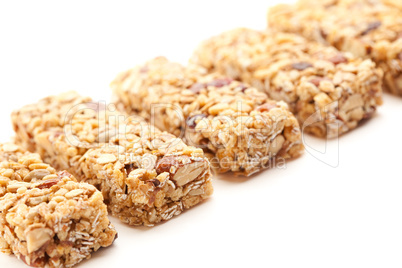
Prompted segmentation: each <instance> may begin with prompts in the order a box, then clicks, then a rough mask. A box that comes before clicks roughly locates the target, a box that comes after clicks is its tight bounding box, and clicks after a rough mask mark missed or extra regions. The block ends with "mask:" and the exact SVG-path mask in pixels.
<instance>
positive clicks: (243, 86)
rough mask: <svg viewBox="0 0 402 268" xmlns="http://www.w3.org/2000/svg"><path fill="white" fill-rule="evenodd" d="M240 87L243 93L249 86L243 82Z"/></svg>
mask: <svg viewBox="0 0 402 268" xmlns="http://www.w3.org/2000/svg"><path fill="white" fill-rule="evenodd" d="M239 87H240V91H241V92H243V93H244V92H246V89H248V86H246V85H243V84H241V85H240V86H239Z"/></svg>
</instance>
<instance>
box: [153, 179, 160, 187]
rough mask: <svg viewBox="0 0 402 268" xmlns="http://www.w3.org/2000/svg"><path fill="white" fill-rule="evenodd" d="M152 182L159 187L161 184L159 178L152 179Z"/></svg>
mask: <svg viewBox="0 0 402 268" xmlns="http://www.w3.org/2000/svg"><path fill="white" fill-rule="evenodd" d="M150 182H152V184H153V185H154V186H155V187H158V186H159V185H160V184H161V182H160V181H159V180H158V179H153V180H150Z"/></svg>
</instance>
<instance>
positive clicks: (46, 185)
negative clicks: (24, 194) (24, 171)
mask: <svg viewBox="0 0 402 268" xmlns="http://www.w3.org/2000/svg"><path fill="white" fill-rule="evenodd" d="M59 181H60V179H59V178H57V179H50V180H46V181H43V182H42V183H41V184H39V185H38V186H36V188H39V189H48V188H50V187H52V186H53V185H56V184H58V183H59Z"/></svg>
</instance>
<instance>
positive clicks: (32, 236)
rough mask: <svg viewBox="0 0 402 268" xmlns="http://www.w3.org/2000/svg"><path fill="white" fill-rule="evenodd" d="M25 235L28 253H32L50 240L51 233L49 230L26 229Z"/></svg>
mask: <svg viewBox="0 0 402 268" xmlns="http://www.w3.org/2000/svg"><path fill="white" fill-rule="evenodd" d="M25 235H26V239H27V247H28V253H32V252H35V251H37V250H38V249H40V248H41V247H42V246H43V245H44V244H46V243H47V242H48V241H50V240H51V238H52V236H53V231H52V230H50V229H49V228H35V229H33V228H28V229H27V231H26V234H25Z"/></svg>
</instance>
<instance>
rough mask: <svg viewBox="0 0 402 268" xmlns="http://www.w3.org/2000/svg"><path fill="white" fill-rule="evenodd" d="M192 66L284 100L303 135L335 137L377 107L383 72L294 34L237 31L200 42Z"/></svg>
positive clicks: (380, 99)
mask: <svg viewBox="0 0 402 268" xmlns="http://www.w3.org/2000/svg"><path fill="white" fill-rule="evenodd" d="M191 62H192V63H193V64H196V65H201V66H203V67H205V68H207V70H208V71H210V72H216V71H217V72H220V73H222V74H225V75H227V76H230V77H232V78H234V79H238V80H240V81H243V82H246V83H249V84H251V85H252V86H254V87H256V88H258V89H260V90H262V91H264V92H266V93H267V94H268V96H269V97H271V98H272V99H275V100H283V101H285V102H286V103H288V105H289V106H290V108H291V111H292V112H293V113H294V114H295V116H296V117H297V118H298V120H299V122H300V124H301V127H302V130H303V131H306V132H310V133H313V134H315V135H317V136H321V137H325V136H327V137H330V138H332V137H337V136H338V135H340V134H342V133H345V132H347V131H349V130H351V129H353V128H355V127H356V126H357V125H358V123H359V122H360V121H361V120H363V119H367V118H369V117H371V116H372V114H373V113H374V111H375V110H376V107H377V105H380V104H381V103H382V90H381V85H382V71H381V70H379V69H376V68H375V64H374V63H373V62H372V61H371V60H360V59H357V58H354V57H353V56H352V55H351V54H349V53H341V52H339V51H337V50H336V49H335V48H333V47H325V46H323V45H320V44H318V43H316V42H310V41H307V40H306V39H304V38H303V37H300V36H297V35H295V34H286V33H273V32H268V31H264V32H260V31H254V30H250V29H244V28H241V29H236V30H232V31H229V32H226V33H223V34H221V35H219V36H216V37H213V38H211V39H209V40H207V41H205V42H203V43H202V44H201V45H200V47H199V48H198V49H197V50H196V52H195V53H194V56H193V58H192V59H191Z"/></svg>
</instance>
